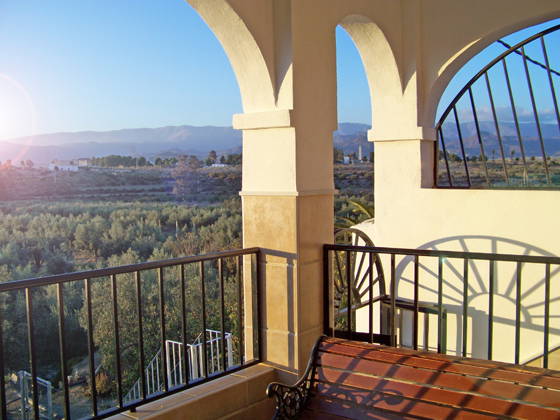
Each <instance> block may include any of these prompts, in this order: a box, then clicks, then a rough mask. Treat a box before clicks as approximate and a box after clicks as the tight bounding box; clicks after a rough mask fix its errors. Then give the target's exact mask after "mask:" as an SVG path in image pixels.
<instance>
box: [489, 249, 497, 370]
mask: <svg viewBox="0 0 560 420" xmlns="http://www.w3.org/2000/svg"><path fill="white" fill-rule="evenodd" d="M494 262H495V261H494V260H490V261H489V276H488V277H489V280H488V282H489V283H490V288H489V291H488V360H492V350H493V346H492V344H493V343H492V341H493V340H492V339H493V335H494V289H495V284H494V283H495V281H494V271H495V269H494Z"/></svg>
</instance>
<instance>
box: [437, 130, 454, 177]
mask: <svg viewBox="0 0 560 420" xmlns="http://www.w3.org/2000/svg"><path fill="white" fill-rule="evenodd" d="M438 133H439V138H440V140H441V147H442V149H443V159H444V160H445V168H446V169H447V180H448V181H449V186H450V187H452V186H453V179H452V178H451V170H450V169H449V158H448V157H447V148H446V147H445V138H444V137H443V130H442V129H441V126H440V127H439V128H438ZM436 147H437V145H436ZM438 159H439V157H436V168H437V167H438V163H437V162H438ZM436 176H437V171H436ZM436 179H437V178H436Z"/></svg>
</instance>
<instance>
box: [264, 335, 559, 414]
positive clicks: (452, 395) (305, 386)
mask: <svg viewBox="0 0 560 420" xmlns="http://www.w3.org/2000/svg"><path fill="white" fill-rule="evenodd" d="M267 395H268V396H269V397H271V398H272V397H273V398H275V399H276V413H275V418H276V419H333V420H334V419H419V418H423V419H496V418H514V419H531V420H548V419H555V420H559V419H560V371H554V370H545V369H539V368H534V367H527V366H518V365H512V364H508V363H501V362H493V361H486V360H478V359H468V358H460V357H453V356H447V355H442V354H437V353H432V352H418V351H413V350H408V349H403V348H394V347H387V346H381V345H375V344H367V343H361V342H355V341H348V340H342V339H337V338H325V337H322V338H321V339H320V340H319V341H318V342H317V344H316V345H315V347H314V349H313V352H312V355H311V358H310V360H309V364H308V366H307V369H306V372H305V374H304V375H303V376H302V378H300V379H299V380H298V382H297V383H296V384H295V385H293V386H287V385H284V384H280V383H271V384H270V385H269V386H268V388H267Z"/></svg>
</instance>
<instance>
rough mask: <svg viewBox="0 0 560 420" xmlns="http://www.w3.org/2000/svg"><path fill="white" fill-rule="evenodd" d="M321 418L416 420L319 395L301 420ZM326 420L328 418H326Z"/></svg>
mask: <svg viewBox="0 0 560 420" xmlns="http://www.w3.org/2000/svg"><path fill="white" fill-rule="evenodd" d="M321 416H333V417H332V418H333V419H337V420H338V419H356V420H361V419H364V418H367V419H371V420H417V419H418V417H417V416H407V415H404V414H402V413H395V412H393V411H383V410H380V409H377V408H374V407H359V406H358V407H357V406H355V405H352V404H349V403H348V402H345V401H342V400H339V399H337V398H330V397H325V396H322V395H319V396H317V397H315V398H313V399H312V400H311V401H310V402H309V405H308V407H307V409H306V410H305V412H304V415H303V416H302V419H317V418H322V417H321ZM327 418H328V417H327Z"/></svg>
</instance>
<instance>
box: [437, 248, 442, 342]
mask: <svg viewBox="0 0 560 420" xmlns="http://www.w3.org/2000/svg"><path fill="white" fill-rule="evenodd" d="M437 351H438V353H443V257H438V342H437Z"/></svg>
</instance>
